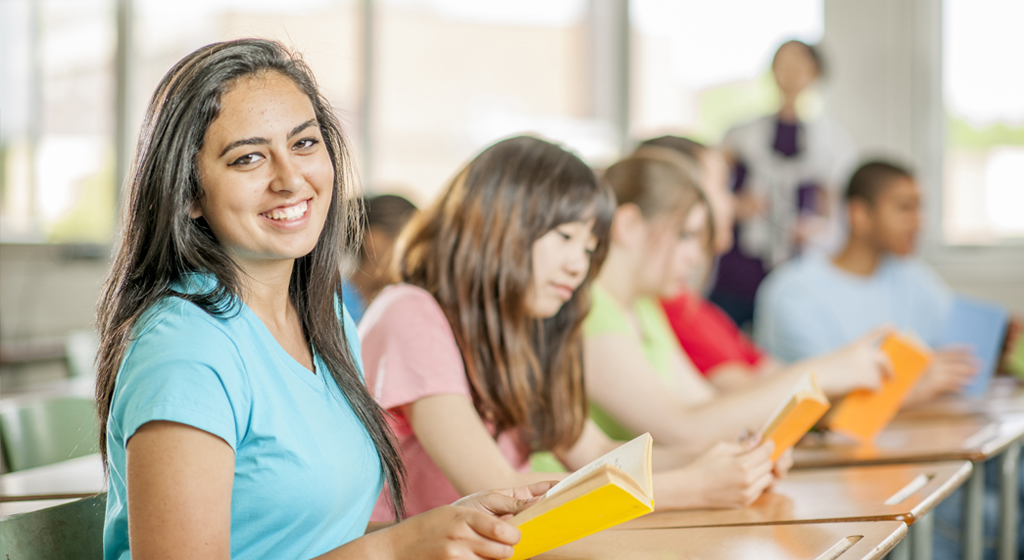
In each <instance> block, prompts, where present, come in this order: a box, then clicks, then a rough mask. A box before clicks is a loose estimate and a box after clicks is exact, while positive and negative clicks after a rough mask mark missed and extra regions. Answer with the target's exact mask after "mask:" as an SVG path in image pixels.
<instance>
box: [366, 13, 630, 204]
mask: <svg viewBox="0 0 1024 560" xmlns="http://www.w3.org/2000/svg"><path fill="white" fill-rule="evenodd" d="M586 8H587V2H585V0H530V1H525V2H477V1H474V0H401V1H398V0H390V1H382V2H379V3H378V4H377V8H376V11H377V15H376V16H375V19H376V23H377V27H376V29H377V31H376V33H377V35H376V37H375V41H374V45H375V49H376V52H375V53H374V57H373V60H374V72H375V81H374V85H373V91H374V97H373V105H374V110H373V122H372V129H373V131H374V133H373V139H372V147H371V148H372V149H371V153H372V157H371V162H372V168H371V169H370V172H369V178H370V182H369V184H368V185H367V187H368V188H369V189H372V190H374V191H378V192H381V191H388V192H398V193H400V194H403V195H406V196H408V197H409V198H410V199H411V200H413V201H415V202H416V203H417V204H424V203H426V202H429V201H430V200H431V199H432V198H433V197H434V194H435V193H437V192H439V191H440V190H442V189H443V188H444V187H446V186H447V182H448V181H449V180H450V179H451V178H452V177H453V176H454V175H455V173H456V172H457V171H458V170H459V169H460V168H461V167H462V166H463V165H465V163H467V162H468V161H469V159H470V158H472V157H473V156H474V155H475V154H476V153H477V152H479V151H480V150H481V149H483V148H484V147H485V146H487V145H490V144H492V143H494V142H495V141H496V140H500V139H502V138H504V137H507V136H511V135H515V134H519V133H524V132H532V133H537V134H540V135H541V136H544V137H547V138H549V139H552V140H555V141H559V142H562V143H563V144H565V145H566V146H567V147H568V148H570V149H574V150H575V151H576V152H577V153H579V154H580V155H581V156H582V157H583V158H584V159H587V160H588V161H590V162H591V163H594V162H595V161H601V160H610V159H612V158H614V157H615V156H616V155H617V151H616V150H617V142H616V141H615V140H614V134H613V133H612V131H611V130H610V126H609V125H607V124H606V123H602V122H600V121H596V120H594V119H592V118H590V114H591V111H590V92H589V89H588V74H587V73H588V61H589V57H588V52H587V41H586V39H587V35H586V33H587V27H586V24H587V21H586V14H587V10H586Z"/></svg>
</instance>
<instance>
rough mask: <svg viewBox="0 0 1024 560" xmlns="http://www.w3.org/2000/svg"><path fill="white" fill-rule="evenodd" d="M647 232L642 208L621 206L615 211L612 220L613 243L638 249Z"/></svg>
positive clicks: (628, 204)
mask: <svg viewBox="0 0 1024 560" xmlns="http://www.w3.org/2000/svg"><path fill="white" fill-rule="evenodd" d="M646 232H647V222H646V220H644V215H643V213H642V212H640V208H639V207H638V206H637V205H636V204H633V203H626V204H622V205H620V206H619V207H618V208H616V209H615V218H614V219H613V220H612V236H611V237H612V243H616V244H618V245H623V246H625V247H638V246H639V245H640V244H642V243H643V238H644V235H645V234H646Z"/></svg>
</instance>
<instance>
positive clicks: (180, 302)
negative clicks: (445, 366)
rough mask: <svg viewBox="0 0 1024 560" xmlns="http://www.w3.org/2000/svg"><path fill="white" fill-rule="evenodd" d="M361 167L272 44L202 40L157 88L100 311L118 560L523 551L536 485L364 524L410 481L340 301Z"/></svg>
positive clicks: (303, 70) (101, 383)
mask: <svg viewBox="0 0 1024 560" xmlns="http://www.w3.org/2000/svg"><path fill="white" fill-rule="evenodd" d="M349 162H350V159H349V155H348V148H347V146H346V143H345V140H344V136H343V134H342V131H341V127H340V125H339V123H338V121H337V120H336V118H335V117H334V115H333V113H332V111H331V109H330V106H329V105H328V104H327V102H326V101H325V99H324V98H323V97H322V96H321V95H320V93H319V91H318V88H317V85H316V82H315V81H314V79H313V75H312V73H311V72H310V71H309V68H308V67H306V65H305V64H304V63H303V62H302V61H301V60H300V59H298V58H297V57H296V56H294V55H292V54H290V53H289V52H287V51H286V50H285V49H284V48H283V47H282V46H281V45H280V44H278V43H274V42H272V41H264V40H256V39H246V40H239V41H232V42H226V43H218V44H214V45H209V46H207V47H204V48H202V49H199V50H198V51H196V52H193V53H192V54H190V55H188V56H187V57H185V58H184V59H183V60H181V61H180V62H179V63H178V64H177V65H175V67H174V68H172V69H171V70H170V71H169V72H168V74H167V75H166V76H165V77H164V79H163V80H162V81H161V83H160V85H159V87H158V89H157V91H156V94H155V95H154V97H153V100H152V101H151V103H150V106H149V110H148V112H147V114H146V120H145V123H144V124H143V127H142V133H141V135H140V138H139V144H138V151H137V155H136V159H135V162H134V165H133V169H132V174H131V178H130V180H129V184H128V196H127V199H126V201H125V217H124V222H123V225H122V229H121V232H120V235H119V240H118V245H117V249H116V253H115V255H114V260H113V264H112V267H111V271H110V273H109V276H108V278H107V281H106V284H105V286H104V289H103V293H102V296H101V298H100V302H99V306H98V310H97V322H98V323H99V328H100V335H101V346H100V351H99V357H98V370H99V376H98V379H97V390H96V392H97V404H98V409H99V415H100V421H101V425H102V426H103V430H102V431H101V436H100V450H101V452H102V453H103V455H104V459H105V462H106V466H107V469H108V471H109V492H108V496H107V512H106V523H105V527H104V557H105V558H107V559H108V560H112V559H114V558H119V559H122V560H123V559H127V558H136V560H139V559H145V558H169V557H188V558H210V559H214V558H215V559H227V558H311V557H314V556H319V557H324V558H338V559H341V558H367V557H373V558H410V557H417V558H419V557H425V558H453V557H458V558H465V557H487V558H507V557H508V556H510V555H511V554H512V547H511V545H512V544H514V543H515V542H516V541H517V540H518V530H516V529H515V528H514V527H512V526H510V525H508V524H507V523H505V522H503V521H502V520H501V519H499V516H500V515H504V514H510V513H515V512H516V511H518V510H519V509H521V508H522V507H523V505H524V503H525V500H524V499H526V498H530V497H532V496H533V495H534V493H535V492H536V493H539V492H542V491H544V490H546V487H544V486H537V487H533V488H521V489H517V490H515V491H505V492H502V493H498V492H490V493H482V494H478V495H475V496H472V497H469V498H467V499H465V500H463V501H461V502H460V503H459V504H458V507H444V508H439V509H436V510H433V511H430V512H427V513H424V514H423V515H419V516H416V517H414V518H412V519H409V520H407V521H404V522H402V523H398V524H396V525H394V526H390V527H388V526H385V525H383V524H372V523H371V524H369V525H368V524H367V523H368V519H369V517H370V513H371V511H372V507H373V504H374V503H375V501H376V500H377V496H378V494H379V492H380V490H381V487H382V485H383V481H384V480H386V481H387V483H388V486H389V487H392V488H402V487H403V482H402V463H401V459H400V457H399V455H398V452H397V449H396V446H395V444H394V442H393V439H392V436H391V432H390V430H389V429H388V426H387V424H386V422H385V420H384V416H383V413H382V411H381V409H380V407H378V406H377V404H376V403H375V402H374V400H373V398H372V397H371V396H370V394H369V393H368V392H367V390H366V387H365V386H364V385H363V380H362V372H361V367H360V362H359V346H358V339H357V337H356V335H355V326H354V324H353V322H352V320H351V318H350V317H349V315H348V313H347V312H345V311H344V310H343V308H342V307H341V305H340V303H339V302H340V301H341V295H342V293H341V267H340V262H341V255H342V251H344V250H345V246H344V243H345V241H344V240H346V239H352V238H353V237H354V236H352V235H350V234H351V233H352V232H351V229H350V228H351V227H353V226H352V225H351V224H353V223H354V222H352V221H350V219H349V218H348V216H349V212H348V209H347V207H346V204H345V194H346V193H347V192H348V191H350V189H351V188H352V184H353V183H352V175H351V167H350V163H349ZM466 506H468V507H466ZM394 510H395V514H396V516H397V517H399V518H401V517H403V510H404V505H403V503H402V501H401V499H398V500H395V502H394ZM367 532H372V534H371V535H368V536H365V537H364V536H363V535H364V533H367Z"/></svg>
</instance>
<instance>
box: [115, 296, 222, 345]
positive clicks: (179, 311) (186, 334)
mask: <svg viewBox="0 0 1024 560" xmlns="http://www.w3.org/2000/svg"><path fill="white" fill-rule="evenodd" d="M238 313H239V309H237V308H234V307H229V308H227V309H225V312H224V313H223V314H222V315H219V316H218V315H214V314H211V313H210V312H209V311H207V310H206V309H203V308H202V307H200V306H199V305H197V304H196V303H194V302H192V301H189V300H188V299H186V298H184V297H182V296H181V295H169V296H166V297H164V298H162V299H161V300H159V301H157V302H156V303H155V304H153V305H152V306H151V307H150V308H149V309H147V310H146V311H145V312H143V313H142V315H141V316H140V317H139V320H138V321H137V322H136V324H135V328H134V329H133V336H132V338H133V339H136V340H138V339H142V338H148V337H152V336H156V335H157V334H158V335H159V336H160V337H173V338H175V339H178V340H181V341H184V340H194V341H197V342H201V341H202V342H205V341H209V340H210V339H211V338H213V339H220V338H222V337H226V336H227V337H230V336H229V331H230V330H231V327H230V324H231V322H232V321H233V320H234V319H236V318H237V315H238Z"/></svg>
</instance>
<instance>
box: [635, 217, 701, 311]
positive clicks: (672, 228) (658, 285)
mask: <svg viewBox="0 0 1024 560" xmlns="http://www.w3.org/2000/svg"><path fill="white" fill-rule="evenodd" d="M706 227H707V208H706V207H705V206H704V205H703V204H697V205H695V206H694V207H693V208H691V209H690V211H689V213H688V214H687V215H686V217H685V218H684V219H682V220H680V219H679V218H678V217H677V216H663V217H660V218H659V217H656V218H653V219H651V220H649V221H648V222H647V241H646V243H645V244H644V247H645V251H644V254H643V255H642V258H640V259H638V262H639V270H638V272H639V275H640V277H639V278H638V280H639V282H638V287H639V288H640V291H641V292H642V293H644V294H645V295H648V296H653V297H672V296H675V295H678V294H679V293H680V292H682V291H683V290H685V289H687V288H688V287H689V286H690V284H691V280H692V279H693V276H694V274H695V273H697V271H698V269H699V267H700V266H701V264H703V263H704V262H705V261H706V258H707V257H706V244H707V231H706Z"/></svg>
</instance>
